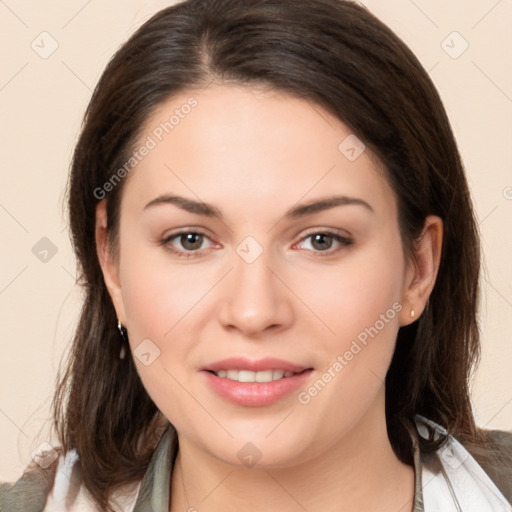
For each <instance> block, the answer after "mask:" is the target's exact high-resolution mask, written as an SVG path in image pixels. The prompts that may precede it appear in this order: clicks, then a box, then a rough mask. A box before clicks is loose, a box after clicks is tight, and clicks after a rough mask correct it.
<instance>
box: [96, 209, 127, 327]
mask: <svg viewBox="0 0 512 512" xmlns="http://www.w3.org/2000/svg"><path fill="white" fill-rule="evenodd" d="M95 238H96V251H97V254H98V259H99V262H100V266H101V271H102V272H103V279H104V281H105V285H106V287H107V290H108V293H109V295H110V298H111V299H112V303H113V304H114V308H115V310H116V313H117V318H118V319H119V320H120V321H121V323H123V324H124V325H126V315H125V310H124V303H123V295H122V290H121V283H120V279H119V265H118V261H116V259H115V258H114V255H113V252H112V248H111V247H110V243H109V239H108V230H107V201H106V200H105V199H103V200H102V201H100V202H99V203H98V205H97V206H96V228H95Z"/></svg>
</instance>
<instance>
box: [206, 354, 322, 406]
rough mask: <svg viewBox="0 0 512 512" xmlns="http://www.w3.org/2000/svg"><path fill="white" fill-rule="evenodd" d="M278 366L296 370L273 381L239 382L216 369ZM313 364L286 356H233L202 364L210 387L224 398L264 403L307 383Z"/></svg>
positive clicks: (255, 369)
mask: <svg viewBox="0 0 512 512" xmlns="http://www.w3.org/2000/svg"><path fill="white" fill-rule="evenodd" d="M269 369H276V370H284V371H290V372H294V373H295V375H293V376H291V377H284V378H282V379H279V380H274V381H272V382H238V381H236V380H232V379H228V378H224V377H218V376H217V375H215V374H214V373H213V372H218V371H220V370H251V371H254V372H257V371H263V370H269ZM312 371H313V369H312V368H306V367H305V366H299V365H296V364H293V363H290V362H288V361H283V360H282V359H275V358H264V359H259V360H257V361H251V360H249V359H245V358H238V357H235V358H229V359H223V360H222V361H217V362H215V363H212V364H209V365H208V366H206V367H204V368H202V371H201V373H202V374H203V375H204V376H205V378H206V381H207V383H208V385H209V386H210V388H211V389H212V390H213V391H215V392H216V393H217V394H218V395H220V396H221V397H223V398H224V399H227V400H229V401H230V402H232V403H234V404H236V405H242V406H246V407H262V406H265V405H270V404H273V403H275V402H277V401H278V400H280V399H282V398H284V397H285V396H287V395H289V394H290V393H291V392H292V391H294V390H296V389H298V388H299V387H300V386H301V385H303V384H304V382H305V380H306V379H307V378H308V377H309V375H310V374H311V373H312Z"/></svg>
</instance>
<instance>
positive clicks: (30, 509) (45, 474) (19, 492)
mask: <svg viewBox="0 0 512 512" xmlns="http://www.w3.org/2000/svg"><path fill="white" fill-rule="evenodd" d="M139 485H140V484H139ZM139 485H136V486H133V485H131V486H129V487H127V488H126V489H120V490H118V491H117V492H116V493H114V495H113V496H112V498H111V505H112V507H113V509H114V510H115V511H116V512H117V511H119V512H121V511H122V512H132V511H133V507H134V505H135V499H136V497H137V492H138V487H139ZM0 511H2V512H97V508H96V506H95V505H94V503H93V502H92V501H91V500H90V499H89V497H88V494H87V491H86V489H85V487H84V486H83V485H82V481H81V467H80V460H79V457H78V455H77V453H76V451H75V450H71V451H69V452H67V453H66V454H62V453H61V454H60V455H59V456H58V459H56V460H55V461H53V463H52V464H50V465H49V466H47V467H41V466H39V465H38V464H36V463H34V462H32V463H31V464H29V465H28V466H27V468H26V469H25V471H24V473H23V475H22V476H21V477H20V478H19V479H18V480H17V481H16V482H14V483H0Z"/></svg>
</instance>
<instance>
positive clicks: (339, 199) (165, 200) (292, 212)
mask: <svg viewBox="0 0 512 512" xmlns="http://www.w3.org/2000/svg"><path fill="white" fill-rule="evenodd" d="M165 204H173V205H175V206H178V207H179V208H181V209H182V210H185V211H187V212H190V213H195V214H197V215H204V216H206V217H213V218H217V219H220V220H222V219H223V215H222V212H221V211H220V210H219V209H218V208H217V207H215V206H213V205H211V204H209V203H205V202H203V201H195V200H193V199H188V198H186V197H182V196H177V195H175V194H164V195H161V196H158V197H156V198H155V199H152V200H151V201H150V202H149V203H147V204H146V206H144V208H143V209H144V210H147V209H149V208H152V207H154V206H158V205H165ZM346 205H355V206H362V207H364V208H365V209H367V210H368V211H370V212H372V213H375V210H374V209H373V208H372V207H371V205H370V204H369V203H367V202H366V201H364V200H363V199H359V198H357V197H349V196H339V195H337V196H329V197H323V198H319V199H314V200H312V201H310V202H308V203H303V204H299V205H297V206H293V207H292V208H290V209H289V210H288V211H287V212H286V213H285V214H284V216H283V217H284V218H286V219H289V220H294V219H298V218H301V217H305V216H306V215H312V214H313V213H318V212H321V211H323V210H328V209H330V208H334V207H336V206H346Z"/></svg>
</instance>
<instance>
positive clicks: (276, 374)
mask: <svg viewBox="0 0 512 512" xmlns="http://www.w3.org/2000/svg"><path fill="white" fill-rule="evenodd" d="M215 375H217V377H223V378H227V379H231V380H236V381H238V382H272V381H273V380H279V379H282V378H286V377H291V376H292V375H295V373H293V372H290V371H284V370H262V371H259V372H253V371H251V370H219V371H218V372H215Z"/></svg>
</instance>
